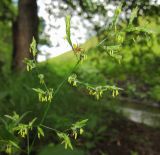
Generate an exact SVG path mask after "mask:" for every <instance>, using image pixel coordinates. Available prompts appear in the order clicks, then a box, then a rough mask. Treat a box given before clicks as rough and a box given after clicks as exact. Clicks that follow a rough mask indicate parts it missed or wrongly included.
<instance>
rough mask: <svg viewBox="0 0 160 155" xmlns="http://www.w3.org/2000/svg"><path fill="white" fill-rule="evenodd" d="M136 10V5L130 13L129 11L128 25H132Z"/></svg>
mask: <svg viewBox="0 0 160 155" xmlns="http://www.w3.org/2000/svg"><path fill="white" fill-rule="evenodd" d="M137 12H138V7H136V8H134V9H133V11H132V13H131V16H130V19H129V26H131V25H132V23H133V20H134V19H135V18H136V17H137Z"/></svg>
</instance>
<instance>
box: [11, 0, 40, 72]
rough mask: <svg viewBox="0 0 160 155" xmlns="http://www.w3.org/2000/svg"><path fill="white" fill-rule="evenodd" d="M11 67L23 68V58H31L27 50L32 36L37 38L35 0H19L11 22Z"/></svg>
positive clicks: (15, 68) (17, 69)
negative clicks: (16, 15) (15, 15)
mask: <svg viewBox="0 0 160 155" xmlns="http://www.w3.org/2000/svg"><path fill="white" fill-rule="evenodd" d="M12 26H13V60H12V69H13V70H16V71H20V70H23V69H24V67H25V64H24V62H23V60H24V58H31V57H32V56H31V54H30V52H29V47H30V43H31V41H32V38H33V36H34V37H35V39H36V40H37V39H38V14H37V1H36V0H19V3H18V17H17V19H16V21H14V22H13V25H12Z"/></svg>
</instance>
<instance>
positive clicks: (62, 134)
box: [57, 132, 73, 150]
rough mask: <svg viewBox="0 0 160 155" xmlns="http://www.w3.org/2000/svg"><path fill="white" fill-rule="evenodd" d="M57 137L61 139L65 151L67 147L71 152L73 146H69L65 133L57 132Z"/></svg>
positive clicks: (69, 142) (68, 139)
mask: <svg viewBox="0 0 160 155" xmlns="http://www.w3.org/2000/svg"><path fill="white" fill-rule="evenodd" d="M57 135H58V137H59V138H60V139H62V144H63V143H64V145H65V149H67V148H68V147H69V148H70V149H71V150H73V146H72V144H71V141H70V138H69V136H68V135H67V134H66V133H63V132H58V133H57Z"/></svg>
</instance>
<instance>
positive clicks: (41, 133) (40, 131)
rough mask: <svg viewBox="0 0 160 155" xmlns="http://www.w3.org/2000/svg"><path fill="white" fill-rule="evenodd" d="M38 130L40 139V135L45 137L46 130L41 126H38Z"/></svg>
mask: <svg viewBox="0 0 160 155" xmlns="http://www.w3.org/2000/svg"><path fill="white" fill-rule="evenodd" d="M37 130H38V138H39V139H40V137H41V136H42V137H44V132H43V129H42V128H41V127H39V126H38V127H37Z"/></svg>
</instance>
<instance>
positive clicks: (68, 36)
mask: <svg viewBox="0 0 160 155" xmlns="http://www.w3.org/2000/svg"><path fill="white" fill-rule="evenodd" d="M70 22H71V16H70V15H67V16H66V37H67V41H68V43H69V44H70V46H72V41H71V32H70Z"/></svg>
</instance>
